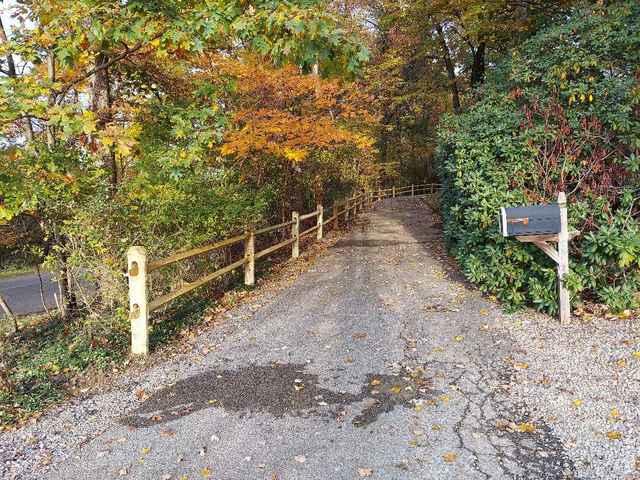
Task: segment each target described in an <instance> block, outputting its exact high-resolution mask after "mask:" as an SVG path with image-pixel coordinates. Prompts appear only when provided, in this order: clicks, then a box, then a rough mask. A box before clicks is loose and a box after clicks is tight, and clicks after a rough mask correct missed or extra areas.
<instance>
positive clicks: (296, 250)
mask: <svg viewBox="0 0 640 480" xmlns="http://www.w3.org/2000/svg"><path fill="white" fill-rule="evenodd" d="M291 220H292V221H293V224H292V225H291V238H292V239H293V243H292V245H291V258H298V257H299V256H300V214H299V213H298V212H293V213H292V214H291Z"/></svg>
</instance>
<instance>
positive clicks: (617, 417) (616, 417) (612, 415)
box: [609, 408, 620, 422]
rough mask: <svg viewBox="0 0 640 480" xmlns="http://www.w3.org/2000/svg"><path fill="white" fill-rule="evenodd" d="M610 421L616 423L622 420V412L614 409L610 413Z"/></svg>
mask: <svg viewBox="0 0 640 480" xmlns="http://www.w3.org/2000/svg"><path fill="white" fill-rule="evenodd" d="M609 419H610V420H611V421H614V422H616V421H618V420H620V410H618V409H617V408H612V409H611V412H610V413H609Z"/></svg>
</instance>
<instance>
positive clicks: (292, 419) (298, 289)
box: [0, 198, 640, 480]
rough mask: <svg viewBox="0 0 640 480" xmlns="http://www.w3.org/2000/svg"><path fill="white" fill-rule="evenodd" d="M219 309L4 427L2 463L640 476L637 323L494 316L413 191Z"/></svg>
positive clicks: (208, 474)
mask: <svg viewBox="0 0 640 480" xmlns="http://www.w3.org/2000/svg"><path fill="white" fill-rule="evenodd" d="M226 315H227V317H228V318H227V321H226V322H224V323H222V324H221V325H219V326H217V327H216V328H212V329H209V330H206V331H204V332H203V333H202V334H201V335H200V336H199V337H198V338H197V339H196V340H195V341H194V344H193V347H192V348H191V349H190V350H189V351H188V352H187V353H185V354H183V355H178V356H176V357H174V358H171V359H168V360H165V361H162V362H160V363H159V364H157V365H156V366H154V367H153V368H150V369H149V370H148V371H146V372H140V375H139V377H138V378H134V379H131V380H128V381H122V382H121V383H120V384H118V385H117V386H116V388H114V389H113V390H111V391H109V392H106V393H103V394H98V395H94V396H92V397H89V398H84V399H77V400H76V401H74V402H73V403H71V404H69V405H66V406H63V407H61V408H59V409H56V410H55V411H53V412H51V413H50V414H48V415H46V416H45V417H44V418H42V419H41V420H40V421H39V422H37V423H36V424H35V425H31V426H29V427H26V428H24V429H22V430H20V431H18V432H14V433H5V434H3V435H1V436H0V477H2V478H3V479H4V478H7V479H35V478H38V479H41V478H50V479H73V480H78V479H95V478H100V479H103V478H104V479H108V478H135V479H155V480H157V479H166V480H169V479H181V478H188V479H195V478H216V479H228V480H235V479H237V480H246V479H268V480H273V479H278V480H285V479H295V480H298V479H329V478H331V479H357V478H385V479H394V480H395V479H425V478H433V479H439V478H460V479H462V478H464V479H485V478H496V479H503V478H504V479H511V478H520V479H561V478H566V479H578V478H580V479H620V478H625V477H628V478H629V479H631V478H636V477H634V475H637V474H638V473H640V471H638V468H639V466H638V465H637V462H638V460H637V458H636V455H638V452H639V449H638V444H637V440H636V439H637V438H639V437H638V432H637V429H638V425H639V423H640V422H639V420H640V416H639V414H638V410H637V406H636V405H638V367H637V366H638V364H639V363H640V359H637V358H636V357H635V356H634V355H633V352H635V351H637V350H640V347H638V341H639V337H638V331H637V328H635V326H634V324H633V323H631V322H628V323H613V322H604V321H602V322H596V321H594V322H592V323H590V324H576V325H572V326H569V327H563V328H561V327H560V326H559V325H557V323H555V321H554V320H551V319H549V318H547V317H544V316H541V315H537V314H535V313H532V312H529V311H527V312H523V313H520V314H518V315H507V314H505V313H504V312H503V311H502V310H501V309H500V307H499V306H498V305H496V304H495V303H493V302H491V301H489V300H488V299H486V298H483V297H482V296H481V295H480V294H479V293H478V292H477V291H475V290H474V289H473V288H471V287H470V286H468V285H467V284H466V283H465V282H463V281H461V279H460V278H459V275H458V273H457V272H456V270H455V268H454V267H453V266H452V265H451V263H450V261H449V260H448V259H447V258H446V255H445V254H444V249H443V245H442V241H441V238H440V233H439V229H438V227H437V222H436V219H435V218H434V217H433V216H432V214H431V212H430V211H429V210H428V209H427V208H426V207H425V205H424V203H423V202H422V201H421V200H418V199H410V198H404V199H395V200H388V201H385V202H383V203H381V204H378V206H377V208H376V209H375V210H374V211H372V212H370V213H369V214H367V216H365V217H362V218H361V219H360V221H359V223H358V224H357V225H356V226H355V227H354V229H353V230H352V232H351V233H350V234H349V235H348V236H347V237H345V238H343V239H342V240H340V241H338V242H337V243H336V244H335V245H334V246H333V247H332V248H331V249H330V251H329V252H328V254H326V255H324V256H323V257H322V258H320V259H319V260H318V261H317V262H316V263H315V264H314V266H313V267H312V268H310V269H309V270H308V271H307V272H305V273H303V274H302V275H301V276H300V277H299V278H298V280H297V281H296V282H295V283H293V284H292V285H291V286H290V287H289V288H286V289H282V290H279V291H277V292H275V293H272V294H269V293H266V294H264V295H262V296H258V297H256V298H254V299H253V300H252V301H251V302H249V304H246V305H243V306H240V307H239V308H237V309H235V310H232V311H230V312H228V313H227V314H226ZM623 359H624V360H625V363H624V364H623V363H622V362H621V360H623ZM152 360H153V358H152ZM577 400H580V402H576V401H577ZM614 409H617V410H616V411H614ZM616 412H617V415H615V414H614V413H616ZM612 432H613V433H612ZM616 432H617V434H616ZM607 434H609V436H607ZM618 437H619V438H618ZM185 476H186V477H185Z"/></svg>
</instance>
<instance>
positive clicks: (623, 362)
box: [616, 358, 627, 368]
mask: <svg viewBox="0 0 640 480" xmlns="http://www.w3.org/2000/svg"><path fill="white" fill-rule="evenodd" d="M616 365H617V366H618V368H624V367H626V366H627V361H626V360H625V359H624V358H621V359H620V360H618V361H617V362H616Z"/></svg>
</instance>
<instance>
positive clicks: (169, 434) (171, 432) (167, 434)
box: [160, 428, 176, 438]
mask: <svg viewBox="0 0 640 480" xmlns="http://www.w3.org/2000/svg"><path fill="white" fill-rule="evenodd" d="M175 434H176V431H175V430H171V429H170V428H163V429H162V430H160V436H161V437H165V438H167V437H173V436H174V435H175Z"/></svg>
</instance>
